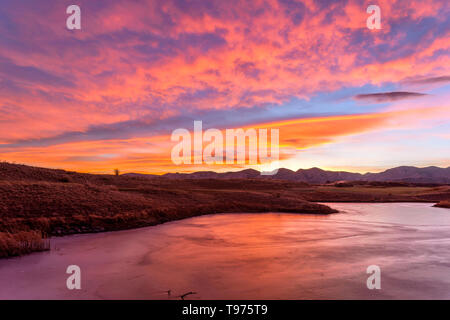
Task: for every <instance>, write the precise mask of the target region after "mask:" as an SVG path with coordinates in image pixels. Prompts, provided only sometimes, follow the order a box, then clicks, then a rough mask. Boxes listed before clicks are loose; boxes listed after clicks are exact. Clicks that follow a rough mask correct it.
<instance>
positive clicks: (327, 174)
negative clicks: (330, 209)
mask: <svg viewBox="0 0 450 320" xmlns="http://www.w3.org/2000/svg"><path fill="white" fill-rule="evenodd" d="M125 175H128V176H141V177H156V176H155V175H146V174H139V173H127V174H125ZM162 177H165V178H169V179H280V180H290V181H301V182H307V183H331V182H336V181H383V182H385V181H393V182H409V183H442V184H450V167H448V168H440V167H426V168H417V167H409V166H401V167H396V168H392V169H388V170H386V171H383V172H379V173H365V174H361V173H354V172H346V171H327V170H322V169H319V168H310V169H299V170H297V171H292V170H289V169H284V168H281V169H279V170H278V173H277V174H275V175H261V173H260V172H259V171H257V170H253V169H245V170H241V171H236V172H224V173H218V172H214V171H199V172H193V173H166V174H164V175H162Z"/></svg>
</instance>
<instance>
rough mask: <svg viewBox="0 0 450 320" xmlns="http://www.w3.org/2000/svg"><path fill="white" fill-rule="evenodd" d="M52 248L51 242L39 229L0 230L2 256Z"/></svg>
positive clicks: (0, 256)
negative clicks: (14, 231) (12, 231)
mask: <svg viewBox="0 0 450 320" xmlns="http://www.w3.org/2000/svg"><path fill="white" fill-rule="evenodd" d="M46 250H50V242H49V241H48V240H46V239H44V238H43V237H42V234H41V233H40V232H39V231H19V232H17V233H9V232H0V258H7V257H13V256H19V255H23V254H27V253H31V252H35V251H46Z"/></svg>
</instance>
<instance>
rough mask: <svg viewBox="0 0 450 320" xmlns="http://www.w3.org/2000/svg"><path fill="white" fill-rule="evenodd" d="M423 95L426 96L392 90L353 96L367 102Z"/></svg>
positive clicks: (421, 94) (420, 94)
mask: <svg viewBox="0 0 450 320" xmlns="http://www.w3.org/2000/svg"><path fill="white" fill-rule="evenodd" d="M423 96H426V94H424V93H418V92H405V91H394V92H380V93H366V94H358V95H356V96H355V97H354V98H355V99H356V100H364V101H369V102H387V101H397V100H402V99H411V98H420V97H423Z"/></svg>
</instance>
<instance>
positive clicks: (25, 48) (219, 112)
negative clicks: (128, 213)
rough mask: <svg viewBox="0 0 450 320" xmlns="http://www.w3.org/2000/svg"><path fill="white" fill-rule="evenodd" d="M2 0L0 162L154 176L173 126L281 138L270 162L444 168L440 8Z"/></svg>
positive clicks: (446, 123)
mask: <svg viewBox="0 0 450 320" xmlns="http://www.w3.org/2000/svg"><path fill="white" fill-rule="evenodd" d="M77 3H78V5H79V6H80V8H81V14H82V20H81V21H82V28H81V30H72V31H69V30H67V29H66V27H65V19H66V18H67V14H66V7H67V5H68V3H67V2H64V1H63V2H57V3H56V4H55V2H50V1H39V2H36V1H31V0H28V1H8V2H7V3H5V4H2V6H1V9H0V33H1V34H2V36H1V37H0V160H1V161H8V162H16V163H24V164H28V165H36V166H42V167H51V168H63V169H68V170H76V171H81V172H99V173H112V171H113V169H114V168H120V170H121V172H140V173H155V174H162V173H165V172H190V171H196V170H216V171H227V170H235V169H237V168H242V167H239V166H224V165H216V166H214V165H213V166H206V165H196V166H194V165H192V166H176V165H175V164H173V163H172V161H171V158H170V151H171V148H172V147H173V145H174V142H172V141H171V140H170V135H171V133H172V131H173V130H175V129H177V128H186V129H188V130H192V127H193V121H194V120H201V121H203V125H204V128H205V129H208V128H217V129H219V130H224V129H226V128H278V129H279V130H280V148H281V149H280V156H281V163H280V165H281V166H282V167H286V168H289V169H293V170H297V169H299V168H309V167H315V166H317V167H321V168H324V169H340V170H348V171H356V172H366V171H381V170H384V169H386V168H390V167H395V166H399V165H414V166H429V165H436V166H445V167H447V166H450V160H449V159H450V148H449V142H450V141H449V139H450V137H449V132H450V55H449V50H450V40H449V39H450V21H449V19H448V17H449V16H450V12H449V11H450V6H449V5H448V1H447V0H442V1H440V0H433V1H427V2H424V1H415V0H409V1H391V0H380V1H378V2H377V3H378V5H379V6H380V8H381V10H382V28H381V29H380V30H369V29H368V28H367V27H366V19H367V16H368V14H367V13H366V8H367V6H368V5H369V4H370V3H369V2H367V1H354V0H349V1H342V2H341V1H334V2H326V1H314V0H305V1H295V0H278V1H277V0H266V1H259V0H258V1H251V2H246V1H186V0H166V1H133V2H130V1H124V0H123V1H122V0H115V1H85V0H84V1H81V0H80V1H78V2H77Z"/></svg>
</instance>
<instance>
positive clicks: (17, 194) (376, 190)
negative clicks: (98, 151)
mask: <svg viewBox="0 0 450 320" xmlns="http://www.w3.org/2000/svg"><path fill="white" fill-rule="evenodd" d="M448 199H450V187H449V186H429V187H426V186H420V187H418V186H405V185H403V184H398V185H396V184H390V183H377V184H375V185H372V184H362V183H360V182H359V183H355V184H354V185H353V184H351V183H347V184H337V185H308V184H306V183H302V182H294V181H285V180H265V179H228V180H224V179H182V180H177V179H166V178H161V177H157V178H152V179H149V178H146V177H139V176H137V177H136V176H114V175H90V174H81V173H75V172H66V171H63V170H52V169H43V168H34V167H29V166H22V165H13V164H8V163H0V257H7V256H12V255H18V254H21V253H28V252H31V251H37V250H46V249H48V243H47V242H46V241H45V238H46V237H48V236H57V235H67V234H76V233H87V232H101V231H112V230H121V229H129V228H136V227H142V226H149V225H155V224H159V223H163V222H166V221H172V220H176V219H182V218H187V217H193V216H198V215H203V214H211V213H233V212H270V211H272V212H292V213H313V214H330V213H333V212H336V211H335V210H333V209H331V208H329V207H327V206H325V205H321V204H317V203H314V202H339V201H347V202H394V201H395V202H397V201H426V202H438V201H441V200H448Z"/></svg>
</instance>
